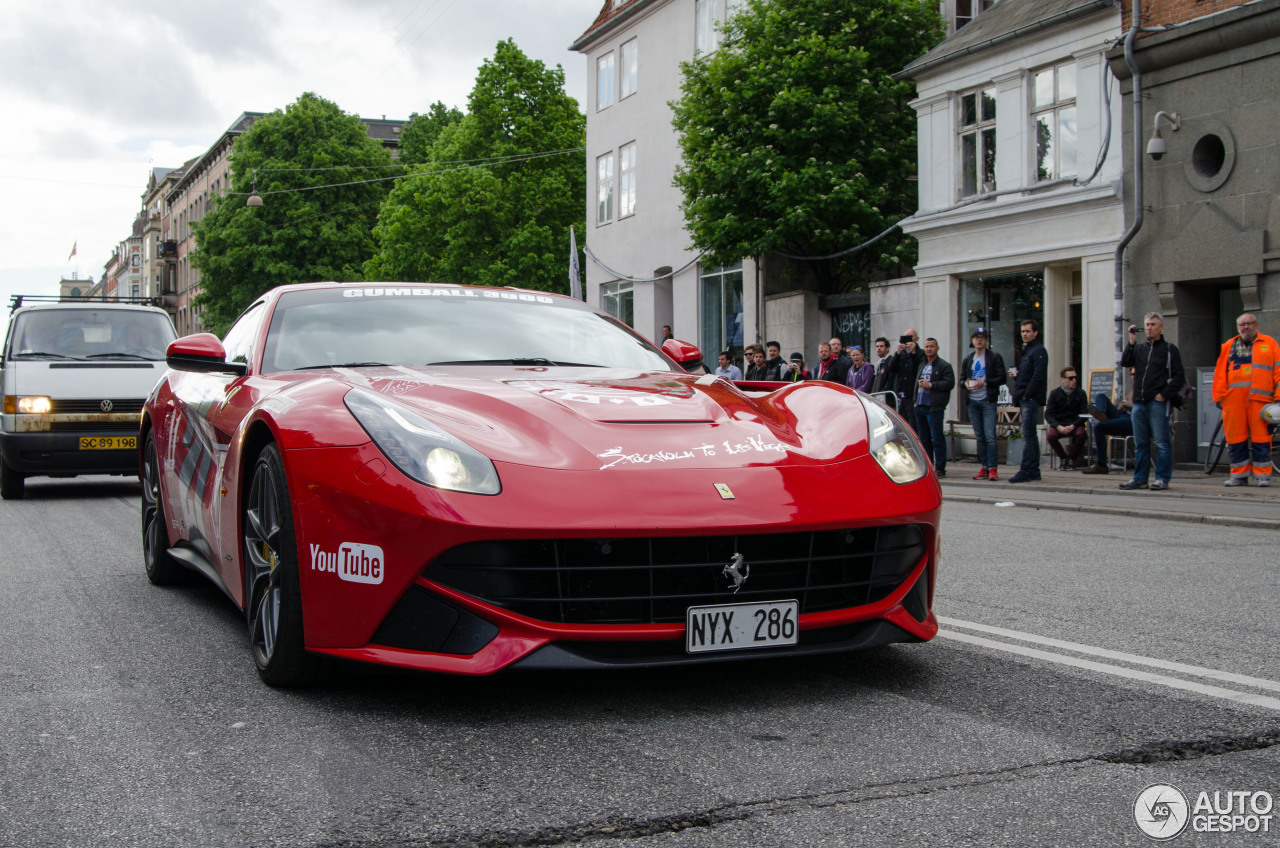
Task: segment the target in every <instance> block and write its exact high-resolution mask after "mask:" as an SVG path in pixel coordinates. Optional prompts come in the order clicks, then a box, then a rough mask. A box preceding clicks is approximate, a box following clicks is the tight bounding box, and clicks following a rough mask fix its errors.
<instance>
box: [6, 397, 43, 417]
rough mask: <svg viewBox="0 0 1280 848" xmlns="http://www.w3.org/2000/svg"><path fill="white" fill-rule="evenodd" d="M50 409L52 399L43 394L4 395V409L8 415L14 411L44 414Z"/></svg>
mask: <svg viewBox="0 0 1280 848" xmlns="http://www.w3.org/2000/svg"><path fill="white" fill-rule="evenodd" d="M52 410H53V401H52V400H50V399H49V398H47V397H44V396H43V395H31V396H29V397H17V396H14V395H6V396H5V399H4V411H5V412H7V413H9V414H10V415H12V414H14V413H18V414H20V415H44V414H46V413H48V412H50V411H52Z"/></svg>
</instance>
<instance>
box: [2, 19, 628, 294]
mask: <svg viewBox="0 0 1280 848" xmlns="http://www.w3.org/2000/svg"><path fill="white" fill-rule="evenodd" d="M602 2H603V0H217V2H214V0H176V2H172V3H156V4H152V3H138V2H126V0H45V1H44V2H41V3H33V2H30V0H0V13H2V14H3V19H4V21H5V26H4V28H3V30H2V31H0V104H3V110H4V113H5V114H7V115H8V116H9V119H8V120H9V121H10V130H9V131H8V132H6V133H4V134H0V192H2V193H3V194H2V198H3V199H2V200H0V216H2V219H0V298H3V301H2V304H3V305H4V306H6V307H7V305H8V302H9V295H10V294H12V293H23V294H41V293H43V294H55V293H56V292H57V284H58V281H59V280H60V279H61V278H62V277H64V276H66V277H70V276H72V274H73V273H76V274H78V276H79V277H80V278H81V279H84V278H87V277H93V278H94V279H95V280H97V279H98V278H99V277H100V276H101V275H102V267H103V265H104V264H105V263H106V261H107V259H108V257H109V256H110V255H111V251H112V250H113V248H114V247H115V246H116V245H118V244H119V243H120V242H121V241H122V240H124V239H125V238H127V237H128V236H129V234H130V231H131V227H132V223H133V218H134V216H135V215H136V214H137V212H138V210H139V209H140V208H141V206H142V200H141V195H142V191H143V189H144V188H145V186H146V181H147V175H148V174H149V173H150V169H151V168H152V167H176V166H178V165H181V164H182V163H183V162H184V161H186V160H187V159H190V158H191V157H193V156H197V155H199V154H201V153H203V152H204V151H205V150H206V149H208V147H209V145H210V144H212V143H213V142H214V141H215V140H216V139H217V137H218V136H219V135H220V134H221V133H222V132H223V131H224V130H226V129H227V127H229V126H230V125H231V124H232V123H233V122H234V121H235V119H236V118H237V117H238V116H239V115H240V113H241V112H250V111H260V112H270V111H273V110H275V109H279V108H283V107H285V106H287V105H288V104H290V103H292V102H293V101H294V100H296V99H297V98H298V96H299V95H300V94H302V93H303V92H306V91H314V92H316V93H317V94H319V95H320V96H322V97H325V98H327V99H329V100H332V101H333V102H334V103H336V104H338V106H339V107H340V108H341V109H343V111H345V112H347V113H349V114H357V115H360V116H363V117H381V116H384V115H385V116H386V117H388V118H408V117H409V115H410V114H411V113H413V112H424V111H426V109H427V107H428V106H429V105H430V104H431V103H433V102H435V101H436V100H442V101H444V102H445V103H446V104H448V105H450V106H458V107H459V108H465V106H466V98H467V95H468V93H469V92H470V91H471V87H472V84H473V83H474V81H475V72H476V69H477V68H478V67H479V66H480V64H481V62H483V61H484V60H485V59H486V58H488V57H489V56H491V55H492V53H493V48H494V45H495V44H497V43H498V41H500V40H502V39H504V38H513V39H515V42H516V44H518V45H519V46H520V48H521V49H522V50H523V51H524V52H525V53H526V54H527V55H529V56H531V57H533V58H535V59H540V60H542V61H543V62H545V63H546V64H547V65H548V66H555V65H557V64H558V65H560V66H561V67H563V68H564V71H565V75H566V78H567V79H566V87H567V89H568V92H569V94H571V95H573V96H574V97H576V98H577V99H578V101H579V102H580V103H582V102H585V100H586V58H585V57H583V56H582V55H580V54H577V53H573V52H571V51H570V50H569V49H568V45H569V44H570V43H571V42H573V41H574V40H575V39H576V38H577V36H579V35H580V34H582V32H583V31H584V30H586V28H587V27H588V26H590V24H591V22H592V21H593V20H594V19H595V16H596V14H597V13H598V12H599V11H600V8H601V6H602ZM73 245H74V246H75V248H76V255H75V256H74V257H71V258H68V255H69V254H70V253H71V249H72V247H73ZM6 311H7V310H6Z"/></svg>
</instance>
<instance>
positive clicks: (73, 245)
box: [67, 241, 78, 262]
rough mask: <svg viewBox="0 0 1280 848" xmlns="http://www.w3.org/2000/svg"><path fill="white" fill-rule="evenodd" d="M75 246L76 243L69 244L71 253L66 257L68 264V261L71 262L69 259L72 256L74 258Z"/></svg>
mask: <svg viewBox="0 0 1280 848" xmlns="http://www.w3.org/2000/svg"><path fill="white" fill-rule="evenodd" d="M77 244H78V242H74V241H73V242H72V243H71V253H70V254H68V255H67V261H68V262H70V261H71V257H72V256H75V255H76V245H77Z"/></svg>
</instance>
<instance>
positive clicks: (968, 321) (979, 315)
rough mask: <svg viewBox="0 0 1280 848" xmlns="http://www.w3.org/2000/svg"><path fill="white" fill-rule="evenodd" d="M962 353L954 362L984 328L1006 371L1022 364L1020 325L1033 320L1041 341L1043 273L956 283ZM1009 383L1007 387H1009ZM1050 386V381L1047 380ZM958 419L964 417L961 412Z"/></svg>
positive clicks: (1037, 272) (963, 413)
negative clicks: (957, 285)
mask: <svg viewBox="0 0 1280 848" xmlns="http://www.w3.org/2000/svg"><path fill="white" fill-rule="evenodd" d="M960 302H961V303H962V304H963V308H964V310H965V314H964V316H963V319H962V325H963V330H964V331H963V333H961V338H962V339H963V341H962V342H961V345H962V349H961V352H960V356H959V357H957V362H961V361H963V360H964V357H965V356H967V355H968V353H969V350H968V344H969V339H970V338H972V335H973V331H974V330H975V329H977V328H978V327H985V328H986V330H987V333H988V334H989V336H990V339H991V350H993V351H995V352H996V353H998V354H1000V356H1001V358H1002V359H1004V364H1005V366H1006V367H1010V366H1013V367H1016V366H1017V365H1018V364H1019V363H1020V362H1021V361H1022V322H1023V321H1026V320H1028V319H1031V320H1034V321H1035V322H1036V324H1037V325H1038V326H1039V327H1040V341H1041V342H1043V341H1044V333H1045V331H1044V271H1043V270H1038V271H1019V272H1017V273H1014V274H997V275H991V276H985V277H966V278H964V279H962V280H961V281H960ZM1012 382H1013V381H1012V380H1010V386H1012ZM1049 384H1050V386H1052V385H1053V380H1052V379H1050V380H1049ZM961 413H962V415H966V416H967V415H968V412H967V411H964V410H963V409H962V410H961Z"/></svg>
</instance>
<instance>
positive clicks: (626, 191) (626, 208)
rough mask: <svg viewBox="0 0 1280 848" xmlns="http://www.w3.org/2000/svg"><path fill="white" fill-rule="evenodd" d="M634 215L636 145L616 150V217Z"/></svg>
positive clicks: (632, 143)
mask: <svg viewBox="0 0 1280 848" xmlns="http://www.w3.org/2000/svg"><path fill="white" fill-rule="evenodd" d="M634 214H636V143H635V142H634V141H633V142H631V143H630V144H626V145H623V146H622V147H619V148H618V217H619V218H625V217H627V216H628V215H634Z"/></svg>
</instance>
